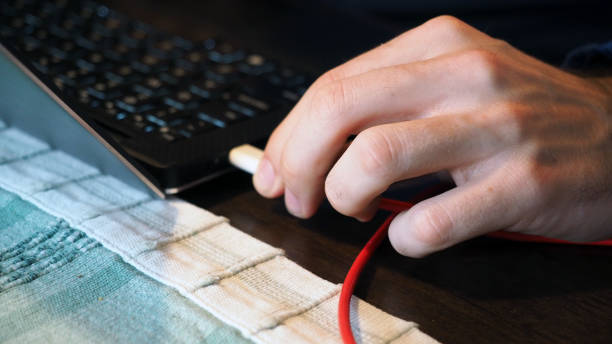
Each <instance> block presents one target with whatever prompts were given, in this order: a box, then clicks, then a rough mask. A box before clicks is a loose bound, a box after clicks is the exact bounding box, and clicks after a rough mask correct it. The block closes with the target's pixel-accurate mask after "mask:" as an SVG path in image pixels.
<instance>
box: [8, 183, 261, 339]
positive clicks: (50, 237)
mask: <svg viewBox="0 0 612 344" xmlns="http://www.w3.org/2000/svg"><path fill="white" fill-rule="evenodd" d="M0 342H2V343H5V342H6V343H38V342H40V343H42V342H44V343H60V342H61V343H66V342H78V343H81V342H88V343H89V342H93V343H118V342H120V343H196V342H206V343H250V341H249V340H247V339H245V338H244V337H242V336H241V335H240V333H239V332H238V331H236V330H235V329H234V328H232V327H229V326H227V325H225V324H223V323H222V322H221V321H219V320H218V319H216V318H215V317H213V316H212V315H210V314H209V313H207V312H206V311H204V310H203V309H201V308H200V307H198V306H196V305H195V304H193V303H192V302H191V301H190V300H188V299H186V298H184V297H183V296H181V295H179V294H178V293H177V292H176V291H174V290H173V289H171V288H169V287H166V286H164V285H162V284H160V283H159V282H156V281H154V280H152V279H151V278H149V277H147V276H145V275H144V274H142V273H140V272H138V271H137V270H135V269H134V268H133V267H132V266H130V265H129V264H127V263H125V262H124V261H122V260H121V258H120V257H119V256H118V255H116V254H114V253H112V252H110V251H109V250H106V249H105V248H104V247H102V246H101V245H100V244H99V243H97V242H96V241H94V240H93V239H90V238H88V237H86V236H85V235H84V234H83V233H82V232H80V231H78V230H75V229H73V228H70V227H69V226H68V225H67V224H66V222H65V221H63V220H61V219H58V218H55V217H53V216H50V215H48V214H46V213H44V212H43V211H41V210H39V209H37V208H36V207H34V206H32V205H31V204H29V203H28V202H26V201H24V200H22V199H20V198H19V197H17V196H15V195H13V194H11V193H9V192H6V191H4V190H2V189H0Z"/></svg>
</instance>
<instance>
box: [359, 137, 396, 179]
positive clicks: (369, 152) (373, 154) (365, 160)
mask: <svg viewBox="0 0 612 344" xmlns="http://www.w3.org/2000/svg"><path fill="white" fill-rule="evenodd" d="M353 145H355V148H356V149H357V150H358V154H359V155H358V156H359V159H360V166H361V168H362V170H363V171H364V173H366V174H375V175H381V174H384V173H385V172H387V171H390V170H393V169H395V165H396V164H397V160H396V159H397V158H398V148H397V147H395V145H394V144H393V143H392V142H391V140H390V139H389V137H388V136H387V135H386V134H385V133H384V132H383V131H381V130H378V129H377V128H369V129H366V130H364V131H363V132H361V133H360V134H359V135H357V137H356V138H355V142H353Z"/></svg>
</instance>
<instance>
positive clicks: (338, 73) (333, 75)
mask: <svg viewBox="0 0 612 344" xmlns="http://www.w3.org/2000/svg"><path fill="white" fill-rule="evenodd" d="M344 77H345V74H344V70H343V68H342V67H336V68H333V69H330V70H328V71H327V72H325V73H323V74H322V75H321V76H320V77H319V78H318V79H317V80H316V81H315V83H314V84H315V85H325V84H328V83H331V82H335V81H338V80H342V79H344Z"/></svg>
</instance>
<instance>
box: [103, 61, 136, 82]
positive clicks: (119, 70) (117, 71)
mask: <svg viewBox="0 0 612 344" xmlns="http://www.w3.org/2000/svg"><path fill="white" fill-rule="evenodd" d="M104 76H105V77H106V78H107V79H110V80H114V81H116V82H118V83H122V84H130V83H134V82H139V81H141V80H142V78H143V76H142V74H140V73H138V72H136V71H135V70H134V68H132V67H131V66H128V65H120V66H116V67H114V68H113V69H111V70H108V71H106V72H104Z"/></svg>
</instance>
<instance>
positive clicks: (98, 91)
mask: <svg viewBox="0 0 612 344" xmlns="http://www.w3.org/2000/svg"><path fill="white" fill-rule="evenodd" d="M100 79H102V78H98V81H97V82H95V83H93V84H92V85H91V86H89V87H87V93H89V95H90V96H92V97H94V98H97V99H101V100H111V99H115V98H117V97H119V96H120V95H121V94H122V93H123V91H124V88H123V87H121V86H120V85H119V84H118V83H116V82H114V81H112V80H103V79H102V80H100Z"/></svg>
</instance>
